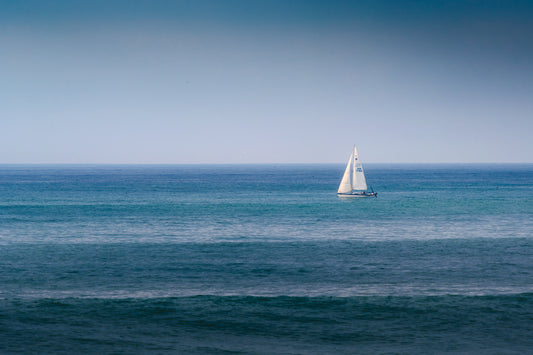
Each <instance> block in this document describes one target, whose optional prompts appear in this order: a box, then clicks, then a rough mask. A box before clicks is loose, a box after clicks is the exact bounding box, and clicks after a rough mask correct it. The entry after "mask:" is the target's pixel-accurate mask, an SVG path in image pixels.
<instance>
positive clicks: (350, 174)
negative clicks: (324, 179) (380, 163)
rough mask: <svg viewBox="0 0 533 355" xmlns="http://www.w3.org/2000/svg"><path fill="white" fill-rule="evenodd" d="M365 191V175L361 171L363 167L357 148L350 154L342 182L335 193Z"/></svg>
mask: <svg viewBox="0 0 533 355" xmlns="http://www.w3.org/2000/svg"><path fill="white" fill-rule="evenodd" d="M366 189H367V186H366V179H365V173H364V171H363V165H362V164H361V161H360V160H359V155H358V154H357V148H356V147H355V146H354V147H353V153H352V154H350V159H349V160H348V164H347V165H346V170H345V171H344V175H343V176H342V181H341V183H340V185H339V190H338V191H337V193H339V194H346V193H351V192H352V191H354V190H355V191H364V190H366Z"/></svg>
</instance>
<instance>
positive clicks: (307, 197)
mask: <svg viewBox="0 0 533 355" xmlns="http://www.w3.org/2000/svg"><path fill="white" fill-rule="evenodd" d="M343 171H344V166H343V165H336V164H329V165H328V164H322V165H321V164H317V165H161V166H155V165H146V166H143V165H79V166H74V165H28V166H25V165H0V353H2V354H73V353H80V354H94V353H99V354H102V353H104V354H137V353H142V354H151V353H154V354H427V353H484V354H524V353H531V354H533V165H532V164H500V165H498V164H490V165H489V164H487V165H484V164H437V165H430V164H422V165H407V164H397V165H380V164H368V165H365V173H366V178H367V182H368V183H369V184H370V185H372V186H373V188H374V190H376V191H377V192H378V197H377V198H353V199H341V198H338V197H337V195H336V190H337V186H338V184H339V182H340V178H341V176H342V173H343Z"/></svg>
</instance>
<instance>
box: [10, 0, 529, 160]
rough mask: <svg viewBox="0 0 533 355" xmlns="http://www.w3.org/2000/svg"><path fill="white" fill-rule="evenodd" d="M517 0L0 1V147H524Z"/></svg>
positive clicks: (153, 150)
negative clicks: (357, 0) (0, 52)
mask: <svg viewBox="0 0 533 355" xmlns="http://www.w3.org/2000/svg"><path fill="white" fill-rule="evenodd" d="M532 34H533V3H532V2H531V1H490V0H489V1H444V0H443V1H361V2H356V1H312V0H311V1H303V0H295V1H276V0H272V1H270V0H254V1H249V0H229V1H215V0H213V1H202V0H199V1H158V0H155V1H141V0H129V1H101V0H96V1H79V2H78V1H67V0H64V1H37V0H29V1H13V2H6V1H4V2H1V3H0V48H1V49H2V54H1V55H0V74H1V75H0V92H1V96H0V135H1V136H0V138H1V139H0V163H340V162H345V161H346V160H347V158H348V155H349V153H350V150H351V148H352V145H353V144H356V145H357V146H358V150H359V153H360V155H361V158H362V160H363V162H533V158H532V156H533V139H532V138H531V136H532V133H533V84H532V83H533V36H532Z"/></svg>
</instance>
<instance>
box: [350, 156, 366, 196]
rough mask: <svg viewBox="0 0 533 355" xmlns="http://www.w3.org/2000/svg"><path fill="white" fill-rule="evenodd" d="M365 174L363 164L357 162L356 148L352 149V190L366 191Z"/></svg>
mask: <svg viewBox="0 0 533 355" xmlns="http://www.w3.org/2000/svg"><path fill="white" fill-rule="evenodd" d="M366 189H367V186H366V179H365V172H364V171H363V164H361V161H360V160H359V155H358V154H357V148H355V146H354V147H353V177H352V190H366Z"/></svg>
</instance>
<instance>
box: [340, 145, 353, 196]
mask: <svg viewBox="0 0 533 355" xmlns="http://www.w3.org/2000/svg"><path fill="white" fill-rule="evenodd" d="M352 162H353V154H350V159H348V164H347V165H346V170H344V175H343V176H342V181H341V184H340V185H339V190H338V191H337V193H338V194H345V193H350V192H352V179H351V172H352V169H351V167H352V166H353V164H352Z"/></svg>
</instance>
